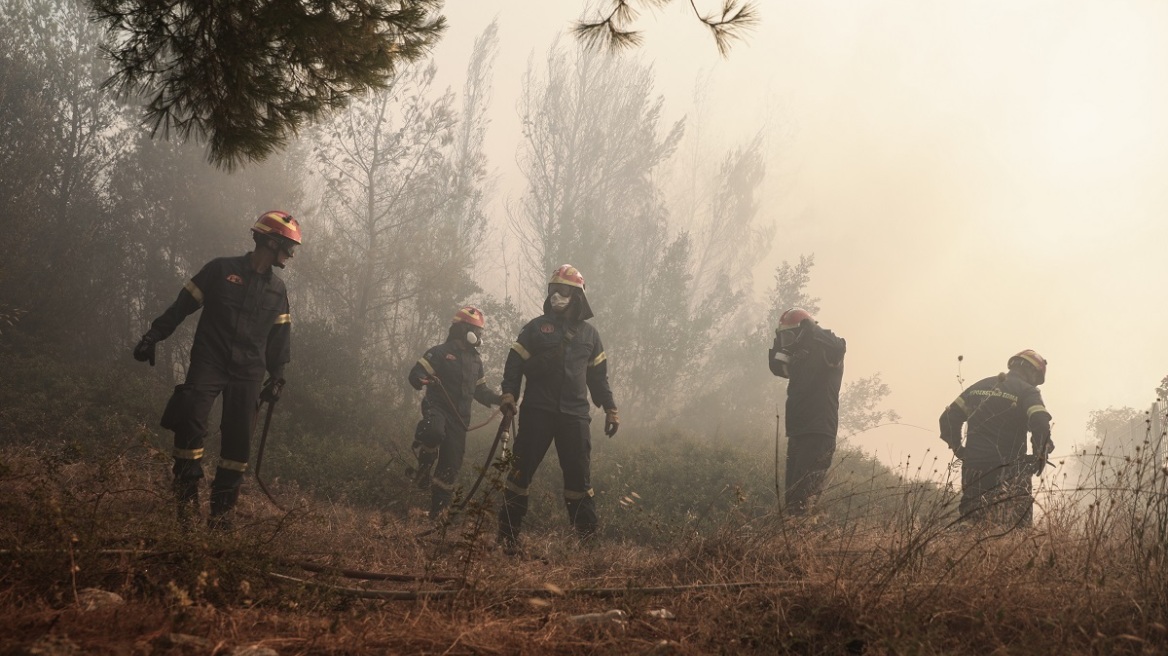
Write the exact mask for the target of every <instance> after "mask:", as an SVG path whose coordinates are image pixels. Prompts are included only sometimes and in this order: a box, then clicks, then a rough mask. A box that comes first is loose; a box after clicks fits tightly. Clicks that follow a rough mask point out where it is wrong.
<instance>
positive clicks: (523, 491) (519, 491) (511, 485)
mask: <svg viewBox="0 0 1168 656" xmlns="http://www.w3.org/2000/svg"><path fill="white" fill-rule="evenodd" d="M503 487H504V488H506V489H508V490H510V491H512V492H514V493H515V494H521V495H523V496H527V488H525V487H519V486H518V485H516V484H514V483H512V482H511V481H510V480H507V481H506V482H504V483H503Z"/></svg>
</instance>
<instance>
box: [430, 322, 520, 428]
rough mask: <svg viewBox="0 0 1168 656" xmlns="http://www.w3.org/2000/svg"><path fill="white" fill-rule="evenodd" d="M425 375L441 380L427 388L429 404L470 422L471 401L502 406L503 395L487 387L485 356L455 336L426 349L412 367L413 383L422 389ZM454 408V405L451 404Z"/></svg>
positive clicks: (466, 422)
mask: <svg viewBox="0 0 1168 656" xmlns="http://www.w3.org/2000/svg"><path fill="white" fill-rule="evenodd" d="M423 378H437V379H438V380H440V381H442V382H441V387H439V385H438V384H437V383H435V384H431V385H430V386H429V387H427V388H426V398H425V403H426V404H427V405H428V406H429V407H433V408H438V409H440V410H441V411H442V412H444V413H445V414H447V415H450V416H452V417H459V418H461V419H462V424H463V425H464V426H467V425H469V424H470V406H471V401H472V400H474V401H478V402H479V403H481V404H483V405H485V406H492V405H499V395H498V394H496V393H494V392H492V391H491V390H490V389H488V388H487V385H486V382H487V380H486V378H484V377H483V359H482V356H480V355H479V352H478V351H477V350H476V349H474V348H473V347H471V346H463V345H462V344H461V343H460V341H459V340H457V339H451V340H447V341H446V342H444V343H442V344H439V345H438V346H435V347H433V348H431V349H430V350H428V351H426V353H425V354H424V355H422V357H421V358H419V359H418V362H417V364H415V365H414V366H413V368H412V369H410V375H409V379H410V385H413V386H414V389H419V390H420V389H422V379H423ZM447 396H449V397H450V398H449V400H447ZM451 403H453V404H454V407H453V408H451V407H450V404H451Z"/></svg>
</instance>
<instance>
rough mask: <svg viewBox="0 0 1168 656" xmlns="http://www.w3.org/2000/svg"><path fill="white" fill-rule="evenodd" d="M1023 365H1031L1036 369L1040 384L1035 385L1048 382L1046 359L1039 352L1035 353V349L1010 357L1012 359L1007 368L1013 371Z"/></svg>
mask: <svg viewBox="0 0 1168 656" xmlns="http://www.w3.org/2000/svg"><path fill="white" fill-rule="evenodd" d="M1023 363H1025V364H1029V365H1030V366H1031V367H1034V370H1035V371H1036V372H1038V382H1037V383H1035V385H1041V384H1043V383H1044V382H1046V358H1044V357H1042V356H1041V355H1039V354H1038V351H1035V350H1034V349H1026V350H1024V351H1019V352H1017V353H1015V354H1014V355H1013V356H1011V357H1010V359H1009V360H1008V361H1007V362H1006V366H1007V367H1009V368H1010V369H1013V368H1014V367H1017V366H1020V365H1022V364H1023Z"/></svg>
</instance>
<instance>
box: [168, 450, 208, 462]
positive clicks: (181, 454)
mask: <svg viewBox="0 0 1168 656" xmlns="http://www.w3.org/2000/svg"><path fill="white" fill-rule="evenodd" d="M172 455H174V457H175V458H182V459H183V460H198V459H199V458H202V457H203V450H202V449H179V448H175V450H174V453H173V454H172Z"/></svg>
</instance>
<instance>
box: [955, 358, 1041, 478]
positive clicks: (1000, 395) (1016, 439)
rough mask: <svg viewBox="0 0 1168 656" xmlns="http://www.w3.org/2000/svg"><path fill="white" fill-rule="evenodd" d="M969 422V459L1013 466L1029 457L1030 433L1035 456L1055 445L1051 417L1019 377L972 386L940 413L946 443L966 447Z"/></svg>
mask: <svg viewBox="0 0 1168 656" xmlns="http://www.w3.org/2000/svg"><path fill="white" fill-rule="evenodd" d="M967 421H968V422H969V435H968V436H967V439H966V444H965V456H964V459H965V460H968V461H971V462H976V463H985V464H1008V463H1012V462H1016V461H1017V460H1018V459H1019V458H1021V457H1022V456H1024V455H1026V432H1027V430H1029V431H1031V432H1032V433H1033V435H1032V441H1033V443H1034V445H1035V447H1036V448H1035V453H1036V454H1041V455H1042V456H1044V457H1045V456H1046V453H1045V452H1041V449H1042V447H1043V446H1046V447H1047V450H1049V446H1050V413H1049V412H1047V410H1046V406H1045V405H1043V403H1042V394H1041V393H1040V392H1039V391H1038V388H1037V387H1035V386H1033V385H1031V384H1030V383H1028V382H1026V381H1025V380H1023V379H1022V377H1021V376H1019V375H1018V374H1016V373H1014V372H1012V371H1011V372H1009V373H1006V374H998V375H997V376H990V377H989V378H984V379H982V380H979V381H977V382H976V383H974V384H973V385H970V386H969V387H968V388H966V390H965V391H964V392H962V393H961V395H960V396H958V397H957V399H956V400H955V401H953V403H951V404H949V406H948V407H947V408H945V412H943V413H941V421H940V423H941V439H943V440H945V442H946V443H947V444H948V445H949V447H950V448H955V447H958V446H961V425H962V424H963V423H965V422H967Z"/></svg>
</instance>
